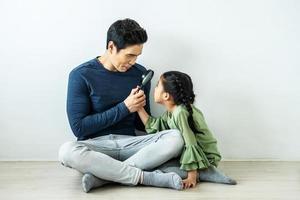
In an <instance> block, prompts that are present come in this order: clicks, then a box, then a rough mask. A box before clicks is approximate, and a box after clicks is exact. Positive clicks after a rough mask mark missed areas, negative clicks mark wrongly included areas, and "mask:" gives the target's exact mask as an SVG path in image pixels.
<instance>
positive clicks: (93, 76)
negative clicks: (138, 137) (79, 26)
mask: <svg viewBox="0 0 300 200" xmlns="http://www.w3.org/2000/svg"><path fill="white" fill-rule="evenodd" d="M145 71H146V69H145V68H144V67H143V66H141V65H139V64H135V65H133V66H132V67H131V68H130V69H129V70H127V71H126V72H113V71H109V70H107V69H106V68H104V67H103V65H102V64H101V63H100V62H99V61H98V59H97V58H94V59H92V60H90V61H88V62H86V63H83V64H81V65H80V66H78V67H76V68H75V69H73V70H72V71H71V73H70V75H69V83H68V95H67V114H68V119H69V123H70V126H71V129H72V131H73V133H74V135H75V136H76V137H77V139H78V140H86V139H89V138H95V137H98V136H103V135H108V134H119V135H135V129H138V130H142V131H143V130H145V129H144V125H143V123H142V121H141V120H140V118H139V116H138V114H137V113H130V112H129V110H128V109H127V107H126V105H125V103H124V100H125V99H126V98H127V96H128V95H129V94H130V92H131V90H132V89H133V88H135V87H136V86H137V85H138V84H140V82H141V76H142V74H143V73H144V72H145ZM150 88H151V86H150V83H149V84H148V85H147V86H146V87H145V90H144V92H145V94H146V103H147V105H146V106H145V109H146V110H147V111H148V112H149V113H150V105H149V103H150V102H149V92H150Z"/></svg>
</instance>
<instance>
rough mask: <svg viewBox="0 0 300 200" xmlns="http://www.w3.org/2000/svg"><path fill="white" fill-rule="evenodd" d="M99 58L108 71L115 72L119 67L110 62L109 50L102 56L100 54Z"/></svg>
mask: <svg viewBox="0 0 300 200" xmlns="http://www.w3.org/2000/svg"><path fill="white" fill-rule="evenodd" d="M98 60H99V62H100V63H101V64H102V65H103V67H104V68H105V69H107V70H108V71H113V72H116V71H117V69H116V68H115V67H114V66H113V64H112V63H111V62H110V59H109V55H108V54H107V52H105V53H104V54H103V55H102V56H99V57H98Z"/></svg>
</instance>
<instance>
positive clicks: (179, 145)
mask: <svg viewBox="0 0 300 200" xmlns="http://www.w3.org/2000/svg"><path fill="white" fill-rule="evenodd" d="M170 131H171V132H170V133H169V134H168V139H169V145H168V147H167V148H168V149H169V153H170V154H171V156H172V157H173V158H174V157H177V156H179V155H180V154H181V152H182V149H183V146H184V140H183V138H182V135H181V133H180V131H179V130H177V129H172V130H170Z"/></svg>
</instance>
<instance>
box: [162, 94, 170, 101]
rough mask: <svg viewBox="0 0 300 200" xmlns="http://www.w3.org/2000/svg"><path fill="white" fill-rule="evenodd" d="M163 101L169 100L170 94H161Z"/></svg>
mask: <svg viewBox="0 0 300 200" xmlns="http://www.w3.org/2000/svg"><path fill="white" fill-rule="evenodd" d="M163 99H164V100H165V101H167V100H169V99H170V94H169V93H168V92H164V93H163Z"/></svg>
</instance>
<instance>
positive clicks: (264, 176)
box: [0, 161, 300, 200]
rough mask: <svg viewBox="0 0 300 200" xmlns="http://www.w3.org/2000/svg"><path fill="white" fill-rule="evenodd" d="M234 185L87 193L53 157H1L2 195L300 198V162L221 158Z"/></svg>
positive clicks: (110, 189)
mask: <svg viewBox="0 0 300 200" xmlns="http://www.w3.org/2000/svg"><path fill="white" fill-rule="evenodd" d="M220 168H221V169H222V170H223V171H225V172H226V174H228V175H230V176H232V177H234V178H236V180H237V181H238V185H235V186H229V185H221V184H212V183H200V184H198V185H197V187H195V188H193V189H189V190H184V191H175V190H171V189H163V188H153V187H144V186H137V187H130V186H121V185H109V186H105V187H102V188H99V189H96V190H93V191H92V192H90V193H88V194H86V193H84V192H83V191H82V189H81V185H80V183H81V174H80V173H78V172H76V171H75V170H72V169H69V168H65V167H63V166H61V165H60V164H59V163H57V162H0V199H1V200H10V199H18V200H21V199H39V200H47V199H51V200H56V199H63V200H68V199H70V200H76V199H97V200H99V199H103V200H109V199H113V200H115V199H122V200H125V199H130V200H135V199H136V200H147V199H159V200H160V199H172V200H176V199H180V200H190V199H197V200H199V199H209V200H211V199H222V200H224V199H237V200H241V199H256V200H263V199H272V200H275V199H282V200H287V199H295V200H296V199H297V200H299V199H300V162H233V161H232V162H222V163H221V164H220Z"/></svg>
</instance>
